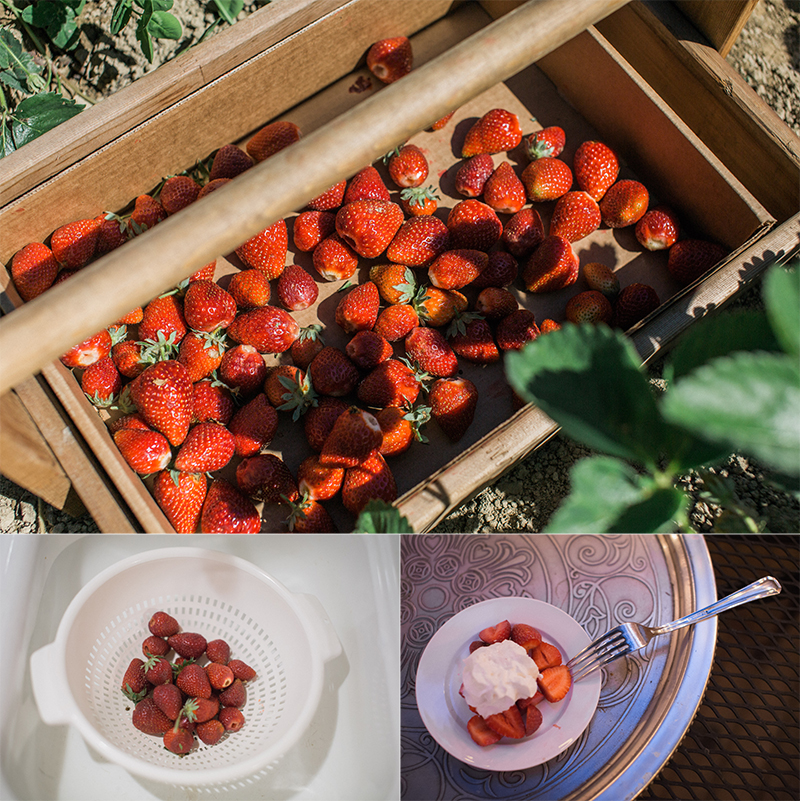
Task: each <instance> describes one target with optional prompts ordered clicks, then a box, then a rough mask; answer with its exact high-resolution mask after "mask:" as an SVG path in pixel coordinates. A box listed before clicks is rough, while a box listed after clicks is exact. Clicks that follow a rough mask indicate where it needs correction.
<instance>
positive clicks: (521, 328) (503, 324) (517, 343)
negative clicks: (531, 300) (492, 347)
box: [495, 309, 539, 351]
mask: <svg viewBox="0 0 800 801" xmlns="http://www.w3.org/2000/svg"><path fill="white" fill-rule="evenodd" d="M537 336H539V328H538V326H537V325H536V319H535V317H534V314H533V312H532V311H530V310H529V309H517V311H515V312H511V314H509V315H508V316H506V317H503V319H502V320H500V322H499V323H498V324H497V330H496V331H495V337H496V340H497V347H498V348H500V350H502V351H506V350H519V349H520V348H522V346H523V345H525V344H526V343H528V342H530V341H531V340H532V339H536V337H537Z"/></svg>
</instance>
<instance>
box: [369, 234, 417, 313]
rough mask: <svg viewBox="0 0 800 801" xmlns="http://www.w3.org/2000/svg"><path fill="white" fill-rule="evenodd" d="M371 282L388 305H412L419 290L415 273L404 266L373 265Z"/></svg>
mask: <svg viewBox="0 0 800 801" xmlns="http://www.w3.org/2000/svg"><path fill="white" fill-rule="evenodd" d="M401 230H402V229H401ZM398 233H399V232H398ZM390 247H391V246H390ZM369 280H370V281H372V282H373V283H374V284H375V286H377V287H378V292H379V293H380V296H381V297H382V298H383V299H384V300H385V301H386V302H387V303H410V302H411V299H412V298H413V297H414V293H415V292H416V289H417V279H416V278H415V277H414V273H413V272H412V271H411V270H410V269H409V268H408V267H407V266H406V265H404V264H392V263H389V264H373V265H372V267H370V268H369Z"/></svg>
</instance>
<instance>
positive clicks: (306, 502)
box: [287, 498, 336, 534]
mask: <svg viewBox="0 0 800 801" xmlns="http://www.w3.org/2000/svg"><path fill="white" fill-rule="evenodd" d="M289 510H290V511H289V517H288V518H287V524H288V526H289V531H295V532H297V533H299V534H328V533H331V532H334V531H336V526H335V525H334V522H333V518H332V517H331V516H330V513H329V512H328V510H327V509H326V508H325V507H324V506H323V505H322V504H321V503H320V502H319V501H313V500H311V499H310V498H300V500H298V501H295V502H294V503H292V504H290V506H289Z"/></svg>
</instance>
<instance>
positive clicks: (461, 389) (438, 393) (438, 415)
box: [428, 378, 478, 442]
mask: <svg viewBox="0 0 800 801" xmlns="http://www.w3.org/2000/svg"><path fill="white" fill-rule="evenodd" d="M428 403H429V404H430V407H431V417H433V419H434V420H435V421H436V422H437V423H438V424H439V427H440V428H441V429H442V431H444V433H445V434H446V435H447V436H448V437H449V439H451V440H452V441H453V442H457V441H458V440H460V439H461V438H462V437H463V436H464V434H465V433H466V431H467V429H468V428H469V426H470V425H471V423H472V420H473V418H474V417H475V408H476V407H477V404H478V389H477V387H476V386H475V384H473V383H472V381H470V380H469V379H468V378H438V379H437V380H436V381H434V382H433V384H432V385H431V388H430V390H429V392H428Z"/></svg>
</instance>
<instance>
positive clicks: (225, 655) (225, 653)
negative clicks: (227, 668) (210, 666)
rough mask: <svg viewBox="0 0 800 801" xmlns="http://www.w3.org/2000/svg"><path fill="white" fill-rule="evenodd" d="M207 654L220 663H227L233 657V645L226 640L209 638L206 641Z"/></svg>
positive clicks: (212, 660)
mask: <svg viewBox="0 0 800 801" xmlns="http://www.w3.org/2000/svg"><path fill="white" fill-rule="evenodd" d="M206 656H207V657H208V659H209V661H211V662H215V663H216V664H218V665H227V664H228V661H229V660H230V657H231V647H230V645H228V643H227V642H226V641H225V640H222V639H219V638H218V639H216V640H209V641H208V642H207V643H206Z"/></svg>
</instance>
